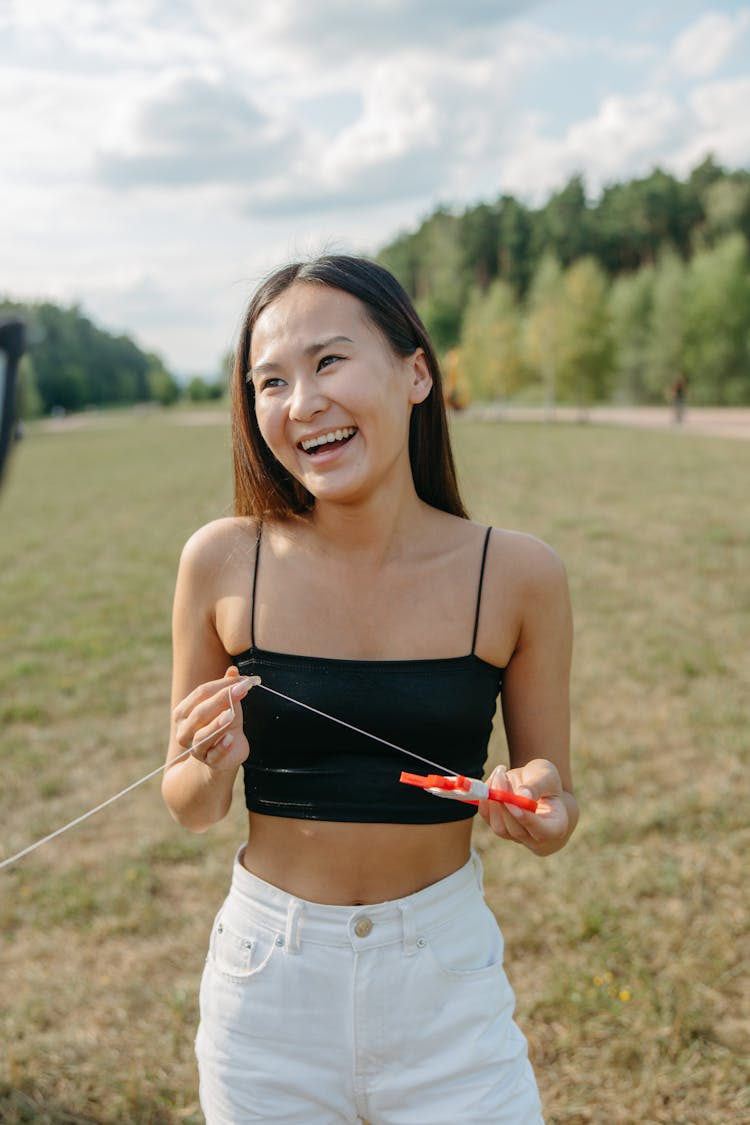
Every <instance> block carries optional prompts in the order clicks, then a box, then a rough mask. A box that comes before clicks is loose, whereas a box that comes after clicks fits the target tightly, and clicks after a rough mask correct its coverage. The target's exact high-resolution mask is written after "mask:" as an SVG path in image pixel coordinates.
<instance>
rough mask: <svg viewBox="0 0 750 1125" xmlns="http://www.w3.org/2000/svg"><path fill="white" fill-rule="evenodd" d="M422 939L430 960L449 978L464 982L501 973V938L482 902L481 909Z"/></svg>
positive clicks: (490, 913)
mask: <svg viewBox="0 0 750 1125" xmlns="http://www.w3.org/2000/svg"><path fill="white" fill-rule="evenodd" d="M422 940H423V942H424V945H423V948H424V950H425V952H426V953H427V954H428V956H429V957H430V959H431V961H432V962H433V963H434V964H435V966H436V967H437V968H438V969H439V970H440V972H441V973H442V974H443V975H444V976H446V977H448V978H454V979H456V980H463V981H466V980H475V979H481V978H484V977H489V976H493V975H498V974H499V973H501V972H502V965H503V935H502V934H501V932H500V928H499V926H498V924H497V922H496V921H495V917H494V915H493V913H492V911H491V910H490V909H489V907H488V906H486V904H484V903H482V906H481V910H476V911H472V912H471V913H470V914H468V915H467V916H465V917H463V918H454V919H452V920H451V922H450V923H449V924H448V925H446V926H442V927H441V928H440V929H439V930H433V931H432V932H431V933H428V934H426V935H425V937H424V939H422ZM420 944H421V943H420Z"/></svg>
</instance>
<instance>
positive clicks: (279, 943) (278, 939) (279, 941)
mask: <svg viewBox="0 0 750 1125" xmlns="http://www.w3.org/2000/svg"><path fill="white" fill-rule="evenodd" d="M276 944H277V945H283V944H284V939H283V937H282V936H281V934H279V935H278V937H277V938H276Z"/></svg>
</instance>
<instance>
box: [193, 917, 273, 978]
mask: <svg viewBox="0 0 750 1125" xmlns="http://www.w3.org/2000/svg"><path fill="white" fill-rule="evenodd" d="M275 948H276V935H275V934H273V933H270V932H269V931H267V930H262V929H256V930H254V931H253V932H252V933H249V932H248V933H238V932H237V931H236V930H235V929H233V928H232V926H230V925H228V924H227V923H226V922H225V921H224V919H223V918H222V916H221V914H219V915H218V917H217V919H216V921H215V922H214V926H213V930H212V931H211V941H210V944H209V948H208V958H209V961H210V962H211V964H212V965H213V967H214V968H215V969H216V971H217V972H219V973H221V975H222V976H223V977H226V978H227V979H228V980H231V981H237V982H242V981H246V980H249V979H250V978H251V977H254V976H257V974H258V973H260V972H261V971H262V970H263V969H265V967H266V966H267V964H268V962H269V961H270V959H271V956H272V955H273V952H274V949H275Z"/></svg>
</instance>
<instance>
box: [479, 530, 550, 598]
mask: <svg viewBox="0 0 750 1125" xmlns="http://www.w3.org/2000/svg"><path fill="white" fill-rule="evenodd" d="M487 555H488V578H490V580H491V575H492V574H493V572H494V573H495V575H496V577H499V578H500V579H501V580H502V582H503V583H504V584H507V583H512V585H513V587H514V589H515V590H517V591H518V592H528V593H532V594H540V593H542V592H544V591H546V590H549V591H551V592H554V591H558V592H560V593H562V592H563V591H567V587H568V577H567V571H566V569H565V564H564V563H563V561H562V559H561V558H560V556H559V555H558V553H557V551H555V550H554V549H553V548H552V547H550V545H549V544H548V543H545V542H544V541H543V540H542V539H537V538H536V536H534V535H528V534H526V533H525V532H521V531H507V530H505V529H503V528H493V530H492V534H491V536H490V542H489V547H488V551H487Z"/></svg>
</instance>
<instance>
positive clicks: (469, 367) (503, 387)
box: [461, 280, 524, 399]
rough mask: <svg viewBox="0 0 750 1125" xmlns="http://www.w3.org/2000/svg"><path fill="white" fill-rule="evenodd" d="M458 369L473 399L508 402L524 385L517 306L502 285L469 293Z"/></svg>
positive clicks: (505, 284)
mask: <svg viewBox="0 0 750 1125" xmlns="http://www.w3.org/2000/svg"><path fill="white" fill-rule="evenodd" d="M461 366H462V369H463V371H464V372H465V374H466V377H467V378H468V380H469V386H470V387H471V391H472V396H473V397H474V398H478V399H494V398H508V397H510V396H511V395H513V394H515V393H516V392H517V391H518V390H519V389H520V387H521V386H522V385H523V376H524V373H523V364H522V357H521V323H520V316H519V310H518V303H517V301H516V298H515V294H514V293H513V290H512V289H511V287H510V286H509V285H508V284H507V282H505V281H500V280H497V281H494V282H493V283H492V285H491V286H490V288H489V289H488V290H487V292H486V293H483V292H482V291H481V290H480V289H479V288H474V289H472V291H471V293H470V295H469V303H468V306H467V310H466V315H465V317H464V323H463V330H462V333H461Z"/></svg>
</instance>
